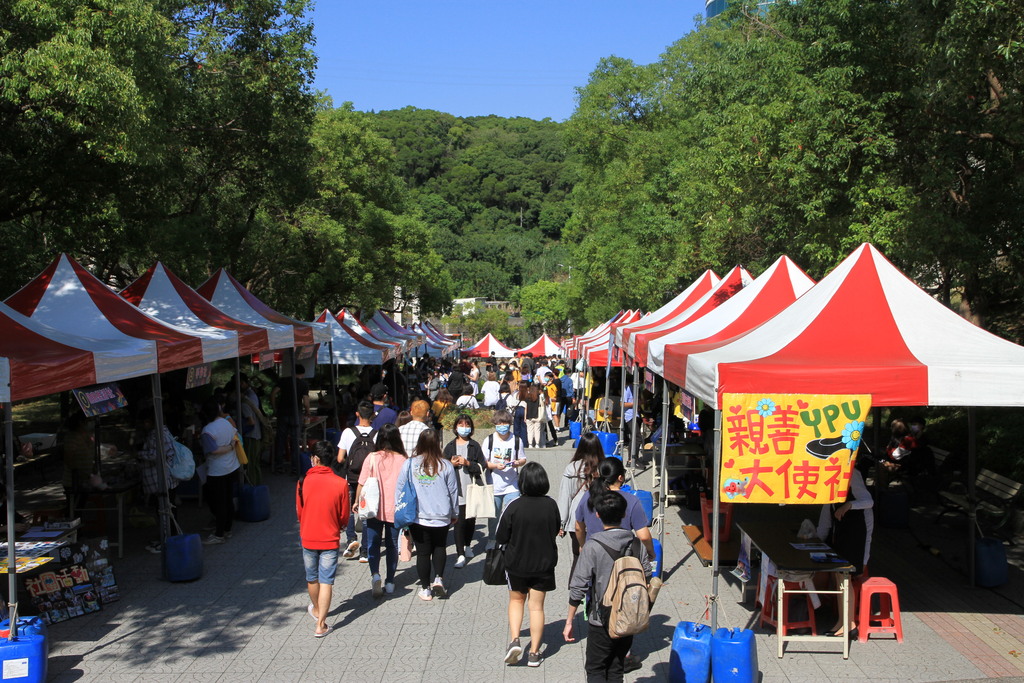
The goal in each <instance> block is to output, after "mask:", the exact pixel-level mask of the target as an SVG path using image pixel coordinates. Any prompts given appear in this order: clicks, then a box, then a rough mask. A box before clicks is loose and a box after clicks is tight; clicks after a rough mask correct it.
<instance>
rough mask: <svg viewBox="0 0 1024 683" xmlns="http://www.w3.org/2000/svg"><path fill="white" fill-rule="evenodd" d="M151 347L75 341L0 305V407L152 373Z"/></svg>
mask: <svg viewBox="0 0 1024 683" xmlns="http://www.w3.org/2000/svg"><path fill="white" fill-rule="evenodd" d="M156 368H157V356H156V348H155V345H154V344H153V343H152V342H150V341H146V340H144V339H137V338H135V337H127V338H125V339H123V340H121V341H112V340H104V339H91V338H88V337H79V336H77V335H74V334H69V333H67V332H63V331H61V330H58V329H55V328H52V327H49V326H47V325H44V324H42V323H40V322H38V321H36V320H33V319H32V318H29V317H26V316H24V315H22V314H20V313H18V312H17V311H15V310H14V309H12V308H10V307H9V306H7V305H5V304H2V303H0V403H8V402H10V401H21V400H24V399H28V398H36V397H38V396H46V395H48V394H53V393H57V392H60V391H67V390H70V389H76V388H78V387H83V386H87V385H89V384H99V383H102V382H115V381H117V380H122V379H128V378H130V377H138V376H141V375H148V374H152V373H154V372H156Z"/></svg>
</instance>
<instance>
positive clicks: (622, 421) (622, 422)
mask: <svg viewBox="0 0 1024 683" xmlns="http://www.w3.org/2000/svg"><path fill="white" fill-rule="evenodd" d="M610 360H611V355H610V352H609V361H610ZM619 379H620V380H621V381H620V382H619V384H620V385H621V386H620V388H619V444H618V446H619V454H620V455H621V454H622V446H623V443H624V442H625V436H626V359H625V358H623V359H622V369H621V370H620V371H619ZM634 417H635V411H634ZM623 462H625V463H626V465H627V466H628V465H629V455H628V454H627V455H626V457H625V458H623Z"/></svg>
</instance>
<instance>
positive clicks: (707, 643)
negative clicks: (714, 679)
mask: <svg viewBox="0 0 1024 683" xmlns="http://www.w3.org/2000/svg"><path fill="white" fill-rule="evenodd" d="M710 679H711V627H710V626H708V625H707V624H695V623H693V622H692V621H680V622H679V624H678V625H677V626H676V632H675V634H673V636H672V654H671V655H670V656H669V660H668V680H669V681H670V683H708V681H709V680H710Z"/></svg>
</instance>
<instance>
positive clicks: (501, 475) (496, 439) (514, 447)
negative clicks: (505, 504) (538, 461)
mask: <svg viewBox="0 0 1024 683" xmlns="http://www.w3.org/2000/svg"><path fill="white" fill-rule="evenodd" d="M482 446H483V451H484V458H485V459H486V460H487V461H488V462H493V463H498V464H500V465H502V469H499V470H490V472H491V483H492V484H494V495H496V496H503V495H505V494H506V493H512V492H513V491H518V490H519V470H518V469H516V468H515V467H514V466H513V465H512V461H514V460H520V459H522V458H525V457H526V454H525V453H524V452H523V441H522V439H517V438H515V437H514V436H512V432H509V433H508V439H502V438H501V437H500V436H498V435H497V434H494V435H493V436H489V437H487V438H486V439H484V442H483V444H482Z"/></svg>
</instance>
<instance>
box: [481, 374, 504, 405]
mask: <svg viewBox="0 0 1024 683" xmlns="http://www.w3.org/2000/svg"><path fill="white" fill-rule="evenodd" d="M500 389H501V384H499V383H498V382H497V381H495V380H487V381H486V382H484V386H483V392H484V406H486V407H488V408H490V407H491V406H493V405H494V404H495V403H497V402H498V398H500V395H499V393H498V392H499V390H500Z"/></svg>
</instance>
